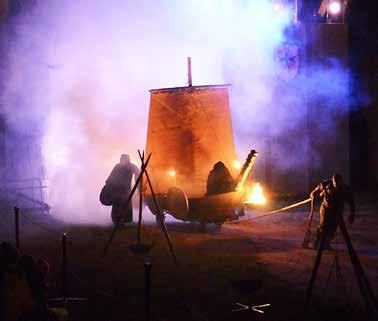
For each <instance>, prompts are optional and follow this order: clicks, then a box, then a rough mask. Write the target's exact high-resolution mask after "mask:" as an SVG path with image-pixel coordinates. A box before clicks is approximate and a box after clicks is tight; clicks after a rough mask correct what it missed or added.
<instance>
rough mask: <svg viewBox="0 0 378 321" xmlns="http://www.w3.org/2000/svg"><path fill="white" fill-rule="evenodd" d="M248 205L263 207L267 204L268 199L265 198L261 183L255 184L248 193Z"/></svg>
mask: <svg viewBox="0 0 378 321" xmlns="http://www.w3.org/2000/svg"><path fill="white" fill-rule="evenodd" d="M246 203H251V204H257V205H263V204H265V203H266V198H265V196H264V192H263V189H262V187H261V185H260V183H254V184H252V186H251V187H250V189H249V192H248V193H247V200H246Z"/></svg>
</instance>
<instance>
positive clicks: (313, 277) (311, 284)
mask: <svg viewBox="0 0 378 321" xmlns="http://www.w3.org/2000/svg"><path fill="white" fill-rule="evenodd" d="M327 237H328V229H327V227H326V228H325V231H324V233H322V236H321V239H320V246H319V249H318V252H317V254H316V258H315V264H314V267H313V269H312V273H311V278H310V281H309V283H308V286H307V291H306V304H305V308H306V310H307V309H308V308H309V306H310V301H311V296H312V289H313V288H314V284H315V281H316V275H317V273H318V269H319V265H320V261H321V259H322V254H323V250H324V246H325V243H326V239H327Z"/></svg>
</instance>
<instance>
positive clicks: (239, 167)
mask: <svg viewBox="0 0 378 321" xmlns="http://www.w3.org/2000/svg"><path fill="white" fill-rule="evenodd" d="M232 167H233V168H235V169H241V168H242V164H241V163H240V162H239V161H238V160H235V161H234V162H233V163H232Z"/></svg>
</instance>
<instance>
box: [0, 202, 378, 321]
mask: <svg viewBox="0 0 378 321" xmlns="http://www.w3.org/2000/svg"><path fill="white" fill-rule="evenodd" d="M376 205H377V204H373V203H371V202H370V203H369V205H366V206H364V207H361V206H360V207H359V209H358V218H357V220H356V222H355V224H354V225H353V226H352V227H350V226H348V228H349V231H350V234H351V236H352V241H353V244H354V246H355V248H356V249H357V253H358V255H359V258H360V260H361V262H362V264H363V267H364V269H365V271H366V273H367V275H368V278H369V280H370V282H371V285H372V287H373V289H375V292H376V293H377V295H378V291H377V289H378V273H377V271H378V269H377V268H378V234H377V232H376V231H377V228H376V226H377V223H378V213H377V206H376ZM302 210H303V211H294V212H287V213H283V214H278V215H274V216H271V217H266V218H262V219H259V220H255V221H249V222H245V223H238V224H228V225H224V226H222V228H221V229H220V230H219V229H216V227H215V226H211V225H210V226H208V228H207V232H206V233H204V232H202V231H201V228H200V226H199V224H195V223H194V224H193V223H183V222H177V221H174V220H171V221H168V222H167V227H168V229H169V232H170V236H171V239H172V241H173V243H174V248H175V251H176V253H177V257H178V259H179V262H180V265H179V266H176V265H175V264H174V262H173V260H172V258H171V256H170V254H169V250H168V246H167V243H166V242H165V239H164V236H163V234H162V232H161V230H160V229H159V228H158V227H157V226H156V225H155V224H154V223H149V224H146V225H144V228H143V241H144V242H146V243H153V248H152V250H151V252H150V253H149V258H148V259H149V260H150V261H151V263H152V273H151V277H152V318H151V320H154V321H172V320H183V321H186V320H200V321H201V320H209V321H210V320H214V321H215V320H219V321H220V320H222V321H228V320H241V321H242V320H272V321H280V320H293V321H295V320H368V319H369V318H368V317H367V316H366V313H365V312H364V306H363V303H362V302H363V301H362V300H361V296H360V293H359V291H358V288H357V285H356V282H355V279H354V274H353V269H352V266H351V264H350V261H349V256H348V252H347V251H346V247H345V245H344V242H343V240H342V237H341V235H340V234H338V236H337V238H336V240H335V243H334V247H335V249H337V253H338V257H339V258H340V262H341V273H342V276H343V278H344V282H339V284H338V283H337V282H336V279H335V277H334V275H332V277H331V279H329V280H328V275H329V272H330V269H331V265H332V263H333V262H334V257H335V252H333V251H327V252H325V254H324V256H323V260H322V263H321V267H320V274H319V277H318V279H317V282H316V284H315V290H314V299H313V301H312V306H311V310H310V311H309V312H307V313H305V312H304V293H305V291H306V286H307V283H308V280H309V278H310V272H311V269H312V266H313V264H314V259H315V254H316V252H315V251H313V250H305V249H302V248H301V243H302V240H303V236H304V227H305V224H306V219H307V212H306V211H305V210H306V208H302ZM253 214H254V213H252V212H249V213H248V215H253ZM134 215H135V214H134ZM2 216H3V219H2V225H1V228H0V240H5V241H11V242H13V241H14V233H13V230H14V227H13V217H12V210H11V208H8V209H4V210H3V213H2ZM27 217H28V218H29V219H30V218H31V219H32V220H33V221H34V222H36V223H38V224H40V225H41V226H38V225H35V224H33V223H31V222H30V221H28V220H27V219H26V218H24V217H22V218H21V248H22V251H23V252H24V253H29V254H32V255H34V256H42V257H45V258H47V259H48V261H49V262H50V263H51V269H52V273H51V275H50V280H49V281H50V290H49V297H51V298H53V297H57V296H61V282H60V233H61V232H63V231H66V232H68V236H69V241H70V242H69V246H68V254H69V272H70V274H69V294H70V295H71V296H75V297H86V298H88V301H87V302H84V303H71V304H70V305H69V306H68V309H69V311H70V320H80V321H84V320H91V321H94V320H103V321H105V320H107V321H113V320H114V321H115V320H131V321H133V320H145V316H144V265H143V261H144V258H143V257H137V256H135V255H133V254H132V253H130V251H129V249H128V246H129V245H130V244H132V243H135V240H136V225H135V224H133V225H130V226H127V227H125V228H123V229H122V230H120V231H119V232H118V233H117V235H116V237H115V239H114V242H113V243H112V245H111V247H110V249H109V251H108V254H107V256H106V257H105V258H102V256H101V253H102V250H103V248H104V245H105V243H106V241H107V239H108V238H109V236H110V232H111V228H110V227H96V226H68V225H64V224H62V223H59V222H57V221H56V220H54V218H53V217H52V216H46V215H41V214H34V215H32V214H29V215H28V216H27ZM42 227H44V228H42ZM46 228H47V229H48V230H49V231H47V230H46ZM55 232H57V233H55ZM236 302H239V303H242V304H245V305H248V306H252V305H261V304H266V303H270V304H271V306H270V307H268V308H265V311H266V313H264V314H260V313H258V312H254V311H252V310H251V309H248V310H244V311H239V312H232V310H233V309H237V308H238V306H237V305H236Z"/></svg>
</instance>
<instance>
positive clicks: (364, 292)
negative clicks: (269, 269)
mask: <svg viewBox="0 0 378 321" xmlns="http://www.w3.org/2000/svg"><path fill="white" fill-rule="evenodd" d="M338 226H339V228H340V230H341V233H342V235H343V238H344V241H345V243H346V245H347V247H348V253H349V257H350V261H351V263H352V266H353V270H354V275H355V277H356V280H357V283H358V287H359V289H360V292H361V296H362V299H363V301H364V303H365V306H366V310H367V312H368V314H369V315H370V316H374V315H377V313H378V301H377V298H376V297H375V295H374V292H373V289H372V288H371V285H370V283H369V281H368V279H367V276H366V274H365V271H364V270H363V268H362V265H361V262H360V260H359V259H358V256H357V254H356V251H355V250H354V248H353V245H352V242H351V240H350V237H349V233H348V231H347V228H346V226H345V222H344V219H343V218H342V217H341V218H340V220H339V223H338ZM328 232H329V231H328V229H327V228H326V230H325V233H324V234H323V235H322V238H321V240H320V246H319V249H318V252H317V254H316V258H315V264H314V267H313V269H312V273H311V278H310V281H309V283H308V286H307V291H306V305H305V306H306V310H308V308H309V305H310V302H311V297H312V290H313V288H314V284H315V280H316V276H317V272H318V269H319V265H320V261H321V258H322V254H323V250H324V247H325V244H326V239H327V236H328Z"/></svg>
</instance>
